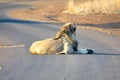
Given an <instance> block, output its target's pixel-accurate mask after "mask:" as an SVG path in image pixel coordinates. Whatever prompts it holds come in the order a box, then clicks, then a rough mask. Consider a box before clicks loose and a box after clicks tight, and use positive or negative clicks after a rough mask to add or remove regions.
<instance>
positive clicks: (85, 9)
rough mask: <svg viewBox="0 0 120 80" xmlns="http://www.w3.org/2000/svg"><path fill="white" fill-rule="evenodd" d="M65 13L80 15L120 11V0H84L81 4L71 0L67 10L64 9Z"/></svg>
mask: <svg viewBox="0 0 120 80" xmlns="http://www.w3.org/2000/svg"><path fill="white" fill-rule="evenodd" d="M77 2H78V1H77ZM63 13H69V14H79V15H83V14H90V13H120V0H84V2H82V3H79V4H76V2H75V0H69V2H68V6H67V10H65V11H63Z"/></svg>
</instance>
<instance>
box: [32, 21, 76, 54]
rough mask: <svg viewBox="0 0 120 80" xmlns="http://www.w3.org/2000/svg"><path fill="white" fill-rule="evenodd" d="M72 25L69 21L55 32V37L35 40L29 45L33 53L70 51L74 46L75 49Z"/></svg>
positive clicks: (72, 50) (66, 52)
mask: <svg viewBox="0 0 120 80" xmlns="http://www.w3.org/2000/svg"><path fill="white" fill-rule="evenodd" d="M74 28H76V27H74V26H73V25H72V24H71V23H67V24H65V25H64V26H63V27H61V29H60V30H59V31H58V32H57V34H56V36H55V38H50V39H46V40H41V41H36V42H34V43H33V44H32V45H31V47H30V52H31V53H33V54H59V53H65V54H68V53H72V52H74V49H73V47H74V48H76V49H77V47H78V44H77V40H76V36H75V31H74Z"/></svg>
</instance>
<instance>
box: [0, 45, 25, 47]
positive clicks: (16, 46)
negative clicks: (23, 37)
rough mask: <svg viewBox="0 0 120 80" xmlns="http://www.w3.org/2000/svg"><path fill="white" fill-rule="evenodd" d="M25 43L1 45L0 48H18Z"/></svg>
mask: <svg viewBox="0 0 120 80" xmlns="http://www.w3.org/2000/svg"><path fill="white" fill-rule="evenodd" d="M24 46H25V45H24V44H19V45H0V48H18V47H24Z"/></svg>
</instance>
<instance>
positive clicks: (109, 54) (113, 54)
mask: <svg viewBox="0 0 120 80" xmlns="http://www.w3.org/2000/svg"><path fill="white" fill-rule="evenodd" d="M61 55H63V54H61ZM68 55H101V56H102V55H104V56H120V54H117V53H92V54H68Z"/></svg>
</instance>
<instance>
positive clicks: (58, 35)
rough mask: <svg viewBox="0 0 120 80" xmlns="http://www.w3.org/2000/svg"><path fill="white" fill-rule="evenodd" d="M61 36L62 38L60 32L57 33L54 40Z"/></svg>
mask: <svg viewBox="0 0 120 80" xmlns="http://www.w3.org/2000/svg"><path fill="white" fill-rule="evenodd" d="M61 36H62V32H61V31H59V32H57V34H56V36H55V38H54V39H55V40H57V39H59V38H61Z"/></svg>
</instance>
